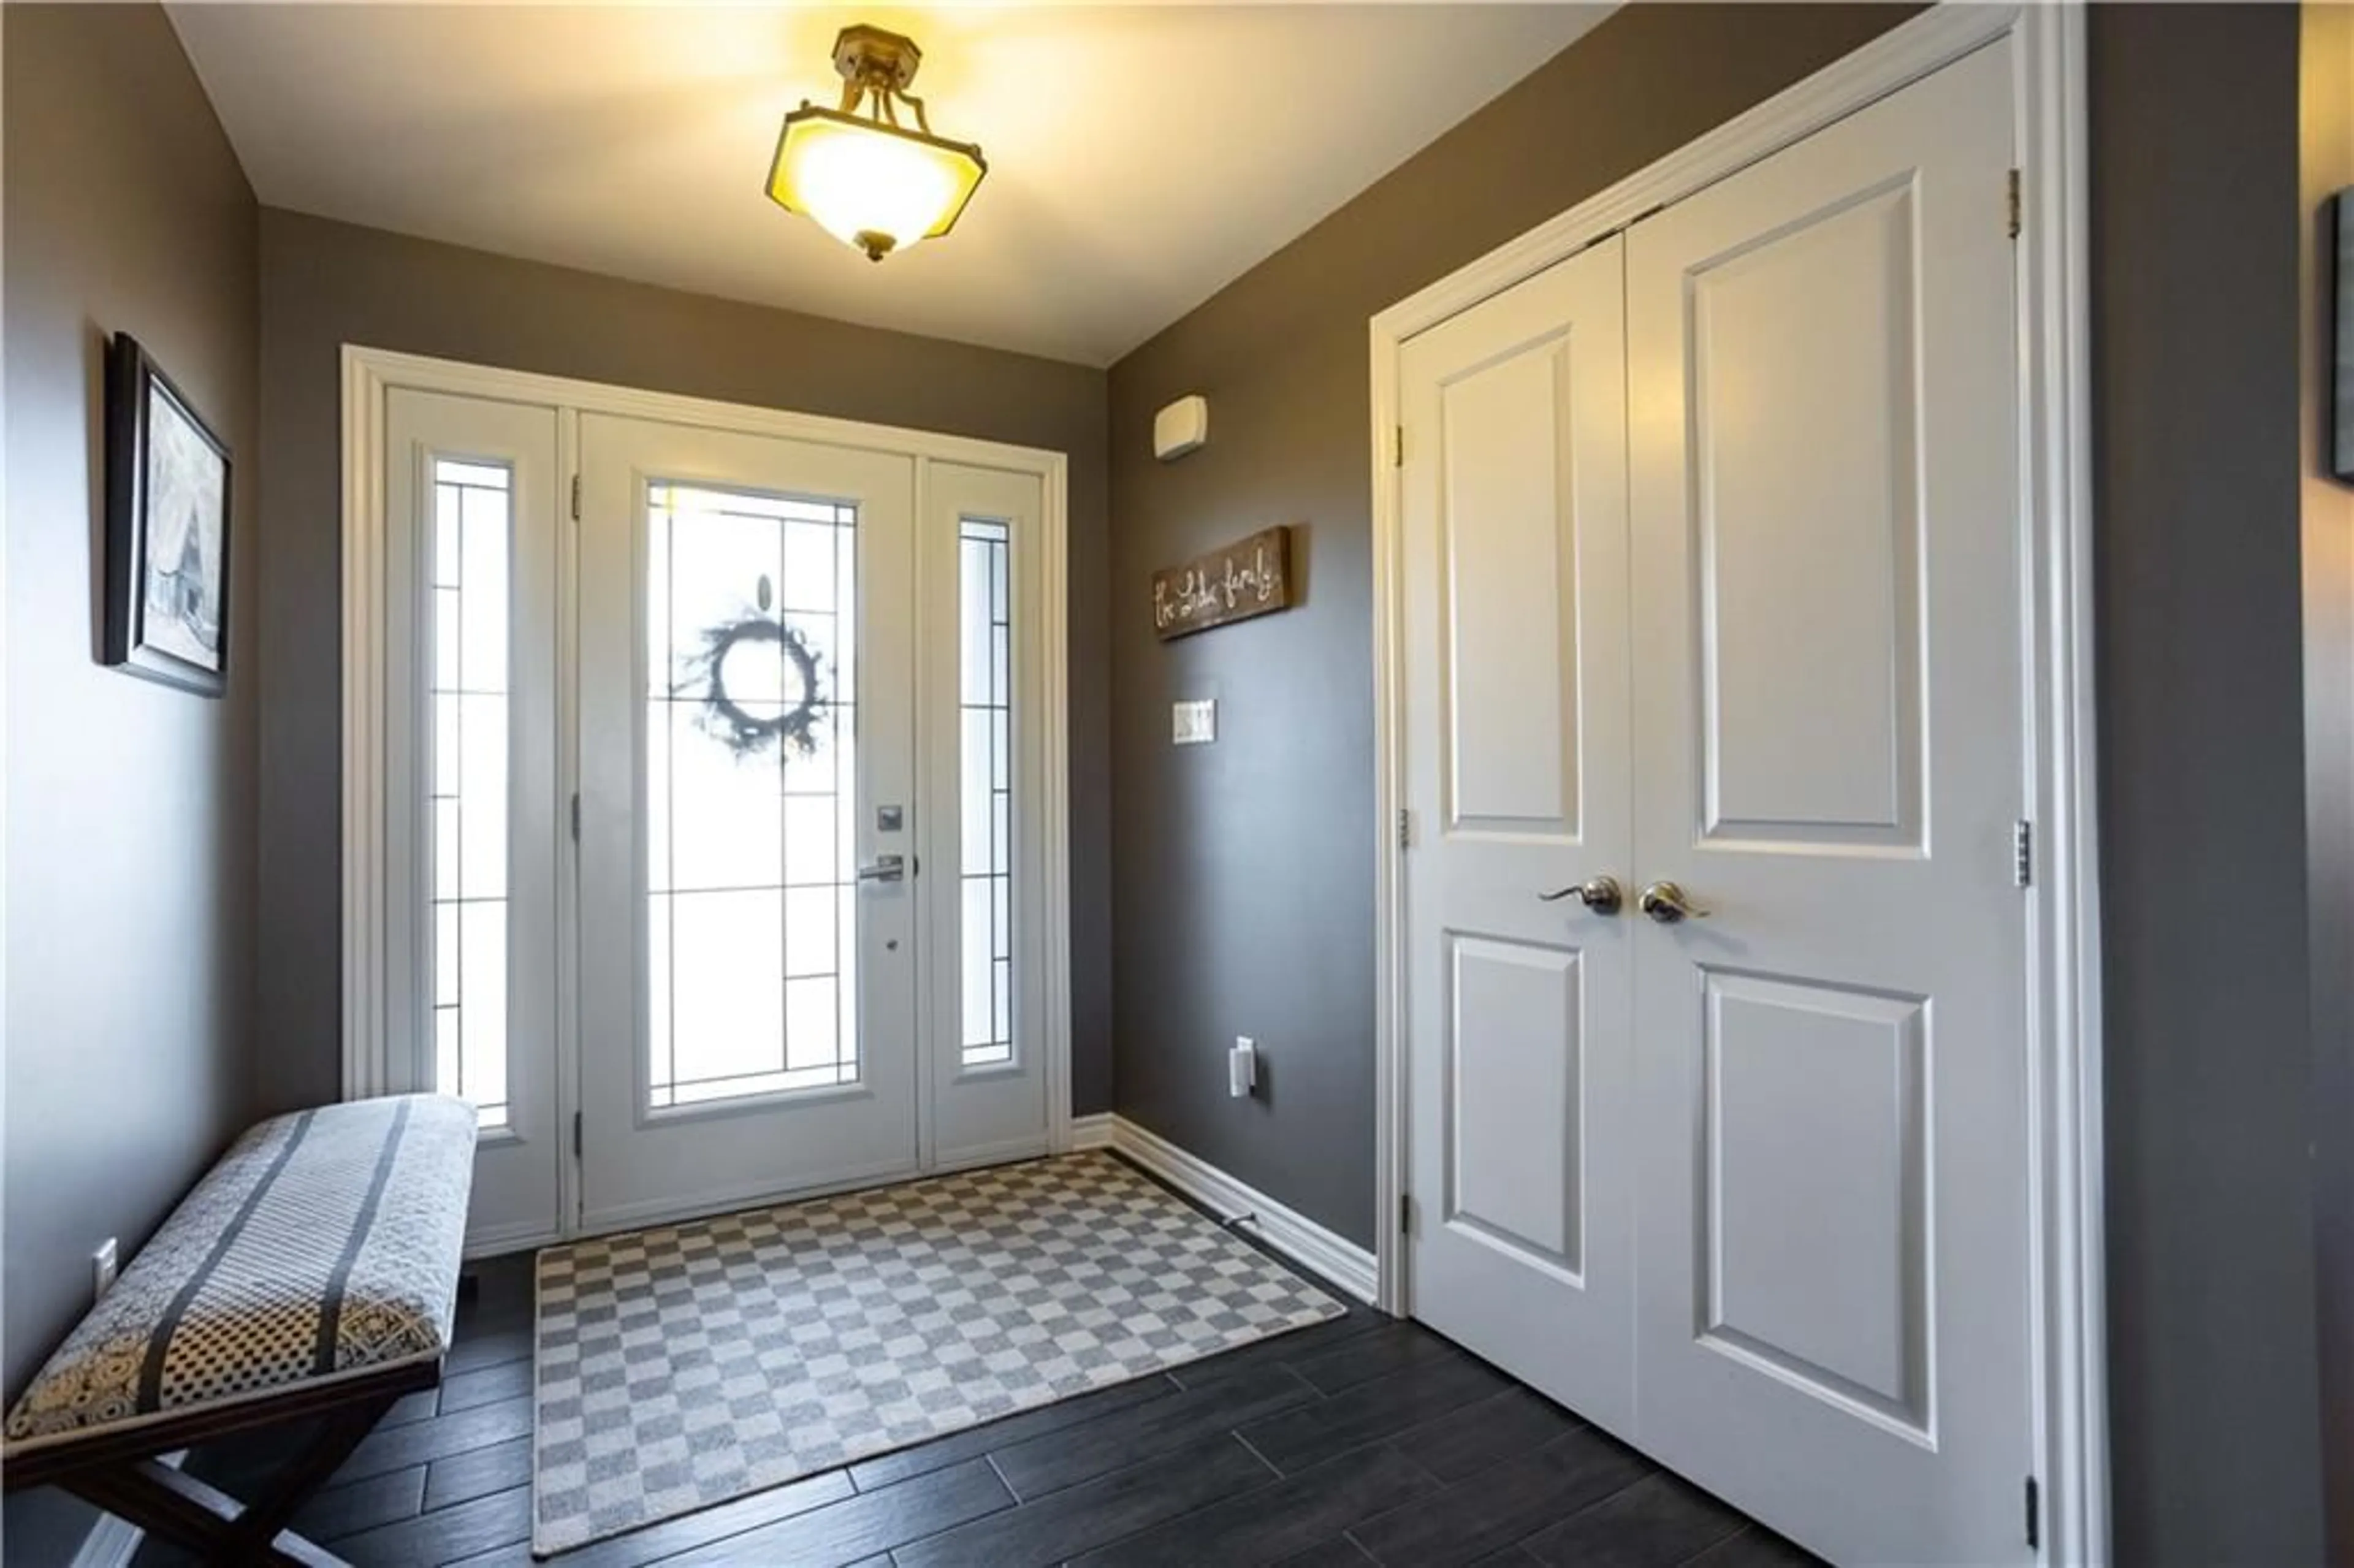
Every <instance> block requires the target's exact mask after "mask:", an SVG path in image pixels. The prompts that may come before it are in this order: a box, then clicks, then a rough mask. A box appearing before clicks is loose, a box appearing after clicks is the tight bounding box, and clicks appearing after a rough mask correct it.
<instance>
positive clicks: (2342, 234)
mask: <svg viewBox="0 0 2354 1568" xmlns="http://www.w3.org/2000/svg"><path fill="white" fill-rule="evenodd" d="M2329 206H2330V217H2332V218H2333V219H2334V220H2335V221H2334V222H2333V224H2332V226H2331V228H2332V231H2333V234H2334V236H2335V239H2336V243H2334V244H2333V245H2331V246H2330V248H2329V256H2330V261H2331V264H2332V271H2333V272H2334V274H2335V275H2334V276H2333V277H2332V278H2331V280H2330V284H2329V301H2330V305H2331V312H2332V314H2333V316H2334V318H2335V319H2334V320H2333V321H2332V322H2331V323H2330V334H2331V339H2332V346H2333V349H2334V352H2333V353H2332V354H2331V355H2330V397H2329V436H2330V440H2329V471H2331V472H2332V473H2334V474H2336V475H2337V476H2338V478H2339V479H2345V480H2354V186H2349V187H2348V188H2347V189H2345V190H2342V191H2339V192H2338V194H2337V195H2336V196H2332V197H2331V198H2330V201H2329Z"/></svg>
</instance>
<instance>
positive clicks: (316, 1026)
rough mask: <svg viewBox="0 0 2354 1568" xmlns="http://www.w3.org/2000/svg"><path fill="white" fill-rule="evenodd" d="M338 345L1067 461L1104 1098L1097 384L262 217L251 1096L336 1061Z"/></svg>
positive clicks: (1085, 1075)
mask: <svg viewBox="0 0 2354 1568" xmlns="http://www.w3.org/2000/svg"><path fill="white" fill-rule="evenodd" d="M345 343H357V344H366V345H369V346H371V347H376V348H389V349H400V350H404V351H407V352H410V353H416V354H429V355H442V356H445V357H448V358H451V359H462V360H469V361H472V362H473V363H476V364H483V365H496V366H507V367H511V368H514V369H520V370H531V371H539V372H543V373H546V374H550V375H557V376H578V377H582V378H585V379H588V380H592V381H606V382H614V383H618V384H620V385H622V386H627V387H646V388H650V389H652V390H655V391H663V392H676V393H684V394H689V395H693V396H695V397H715V398H722V399H726V400H728V401H732V402H737V403H748V404H755V405H758V406H761V407H765V408H790V409H794V410H798V411H801V412H804V413H812V414H830V415H836V416H840V417H842V418H854V419H868V420H874V421H876V422H879V423H885V424H893V425H908V426H914V427H917V428H918V429H932V430H946V431H950V432H953V433H955V434H958V435H965V436H977V437H983V438H987V439H990V440H1003V441H1013V442H1020V443H1023V444H1025V445H1030V446H1038V447H1049V448H1054V449H1056V450H1062V451H1066V452H1068V453H1069V454H1070V459H1071V467H1070V485H1071V496H1070V580H1071V583H1072V592H1071V605H1070V617H1071V619H1070V663H1071V717H1070V724H1071V775H1072V777H1071V880H1072V917H1073V918H1072V933H1071V945H1072V997H1071V1005H1072V1080H1073V1098H1074V1102H1075V1104H1076V1107H1077V1109H1078V1110H1079V1111H1080V1112H1081V1113H1082V1114H1084V1113H1087V1112H1090V1111H1096V1110H1102V1109H1106V1108H1108V1107H1109V1106H1110V1103H1111V1060H1110V1050H1109V1028H1110V1016H1111V975H1110V949H1109V936H1108V931H1107V929H1106V924H1107V922H1106V919H1105V912H1106V911H1107V910H1108V908H1109V906H1110V901H1111V895H1110V875H1111V865H1110V853H1109V833H1110V820H1111V810H1110V788H1109V773H1110V766H1109V760H1108V751H1107V747H1106V735H1105V732H1106V722H1107V712H1106V702H1107V700H1108V678H1107V674H1108V672H1107V659H1106V654H1105V649H1104V640H1105V625H1106V620H1105V613H1104V605H1103V599H1102V596H1101V595H1100V594H1099V593H1097V592H1096V591H1095V585H1097V584H1098V583H1100V582H1101V581H1102V580H1103V577H1104V573H1105V569H1106V568H1105V558H1106V548H1107V541H1106V534H1105V515H1106V507H1105V498H1104V485H1105V482H1104V374H1103V372H1102V371H1100V370H1093V369H1087V368H1085V367H1082V366H1075V365H1065V364H1059V363H1056V362H1055V361H1051V360H1044V359H1034V358H1030V357H1027V356H1024V355H1013V354H1004V353H1000V352H998V351H995V350H992V349H983V348H972V347H968V346H965V345H962V344H951V343H943V342H941V341H939V340H938V339H934V338H924V337H915V336H910V335H908V334H904V333H892V332H879V331H876V330H875V329H873V328H869V327H860V326H851V325H847V324H845V323H840V322H832V321H826V320H822V319H821V318H819V317H815V316H805V315H798V314H795V313H790V312H787V311H776V310H767V309H763V308H761V307H759V306H756V305H745V304H737V303H733V302H726V301H722V300H716V299H709V298H705V297H702V296H699V295H694V294H684V293H678V292H674V291H670V290H667V289H657V288H652V287H649V286H647V285H644V284H641V283H630V282H623V281H620V280H618V279H613V278H605V277H599V276H597V275H595V274H593V273H588V272H579V271H574V270H569V269H567V268H561V267H550V266H546V265H543V264H541V263H538V262H532V261H518V260H510V259H508V258H505V257H501V256H493V255H490V254H487V253H485V252H482V251H479V250H466V249H459V248H458V247H455V246H450V245H440V244H435V243H432V242H430V241H428V240H421V239H412V238H404V237H402V236H398V235H393V234H387V233H384V232H382V231H379V230H376V229H368V228H354V227H352V226H350V225H347V224H340V223H331V222H328V221H326V220H324V219H322V218H315V217H302V216H299V215H297V214H294V213H289V212H281V211H277V210H275V209H265V210H264V211H263V213H262V215H261V367H262V388H261V428H262V432H263V439H262V448H263V464H262V487H263V492H264V494H263V501H262V516H261V535H262V539H263V549H262V551H261V552H260V553H261V556H262V563H261V576H260V586H259V602H260V638H261V643H260V653H261V660H260V662H261V677H262V686H261V705H262V723H261V813H262V820H263V821H267V822H268V823H269V824H270V832H268V834H267V835H265V836H264V838H263V840H262V843H261V858H260V940H261V944H262V952H263V954H264V958H263V961H262V965H261V972H260V998H259V1001H260V1037H261V1042H262V1053H263V1056H262V1065H261V1084H262V1092H263V1095H264V1097H265V1099H266V1100H267V1102H268V1103H269V1104H270V1105H271V1106H273V1107H282V1106H292V1105H297V1104H303V1103H308V1102H313V1101H318V1100H324V1099H332V1098H334V1097H335V1095H336V1093H337V1092H338V1079H339V1074H340V1071H341V1068H340V1060H341V1058H340V1055H339V1047H338V1044H337V1040H338V1037H339V1033H340V1031H341V1028H342V1012H341V1007H342V1001H341V979H340V972H339V965H340V962H341V959H340V949H339V944H340V940H341V938H340V930H341V916H340V908H341V902H342V893H341V884H340V880H339V878H340V872H339V870H338V866H339V864H340V859H341V853H340V848H339V844H340V840H341V828H340V821H341V810H342V808H341V800H340V795H339V793H338V791H339V788H340V786H339V784H338V778H339V773H340V768H341V749H340V747H341V741H340V735H341V726H342V716H341V714H342V709H341V701H342V699H341V690H342V687H341V681H342V658H341V652H340V645H341V636H342V633H341V629H340V628H341V622H340V620H339V614H340V612H339V609H338V605H339V603H340V599H341V593H342V576H341V574H342V570H343V567H342V549H341V546H340V544H339V539H338V532H339V529H340V526H341V522H340V512H341V506H342V490H341V480H340V477H339V473H340V463H341V456H340V446H339V441H340V434H339V432H340V429H341V427H340V423H339V421H340V418H341V416H340V403H341V397H342V392H341V382H340V379H339V377H340V370H339V362H338V355H339V354H340V351H341V347H342V345H343V344H345Z"/></svg>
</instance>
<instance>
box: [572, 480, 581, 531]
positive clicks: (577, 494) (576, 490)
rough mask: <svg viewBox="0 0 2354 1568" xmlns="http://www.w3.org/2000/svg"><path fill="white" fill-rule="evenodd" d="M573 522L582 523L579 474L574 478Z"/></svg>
mask: <svg viewBox="0 0 2354 1568" xmlns="http://www.w3.org/2000/svg"><path fill="white" fill-rule="evenodd" d="M572 520H573V521H574V522H575V523H578V522H579V521H580V476H579V475H578V474H577V473H576V474H574V475H573V476H572Z"/></svg>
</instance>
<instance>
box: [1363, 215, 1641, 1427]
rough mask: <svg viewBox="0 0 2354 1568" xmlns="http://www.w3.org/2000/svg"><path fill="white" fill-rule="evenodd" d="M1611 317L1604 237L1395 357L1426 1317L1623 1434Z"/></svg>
mask: <svg viewBox="0 0 2354 1568" xmlns="http://www.w3.org/2000/svg"><path fill="white" fill-rule="evenodd" d="M1621 290H1622V280H1621V276H1620V244H1619V241H1618V240H1617V239H1616V238H1613V239H1609V240H1606V241H1605V242H1604V243H1602V244H1600V245H1597V246H1596V247H1594V248H1593V249H1589V250H1586V251H1585V252H1583V253H1581V254H1579V255H1577V256H1575V257H1572V258H1571V259H1570V260H1566V261H1564V262H1562V263H1560V264H1558V265H1557V266H1554V267H1553V268H1552V269H1550V270H1547V271H1545V272H1544V273H1543V274H1541V275H1540V276H1538V277H1535V278H1532V279H1531V280H1529V281H1527V282H1524V283H1522V284H1521V285H1519V286H1518V287H1517V288H1514V289H1512V290H1510V291H1507V292H1505V293H1503V294H1500V295H1499V296H1497V297H1496V298H1494V299H1492V300H1490V301H1489V302H1486V303H1485V304H1482V305H1480V306H1479V308H1477V309H1475V310H1472V311H1469V312H1466V313H1464V314H1462V315H1460V316H1458V317H1456V318H1454V319H1453V320H1452V321H1449V322H1447V323H1446V324H1444V325H1442V326H1439V327H1436V328H1434V329H1432V330H1431V331H1430V332H1428V333H1426V334H1423V335H1421V336H1419V337H1417V338H1416V339H1415V340H1414V341H1413V342H1412V343H1411V344H1408V345H1407V347H1406V350H1405V361H1404V365H1403V366H1402V371H1401V376H1400V385H1401V387H1402V388H1403V391H1404V410H1403V411H1404V414H1405V424H1406V428H1407V429H1409V430H1410V431H1412V432H1413V439H1412V440H1411V442H1410V445H1409V449H1408V451H1407V453H1406V462H1405V473H1404V476H1403V482H1404V500H1405V505H1404V509H1403V516H1404V519H1405V551H1404V562H1403V565H1404V569H1403V571H1402V573H1401V581H1402V583H1403V584H1404V589H1403V591H1404V606H1403V608H1404V610H1405V631H1406V646H1407V647H1408V648H1409V649H1411V650H1413V651H1414V653H1413V657H1412V658H1410V659H1409V661H1408V662H1407V666H1406V671H1405V699H1406V701H1405V712H1406V734H1407V736H1408V742H1407V748H1406V750H1407V801H1408V805H1409V807H1410V809H1411V810H1412V812H1413V821H1414V822H1415V824H1416V831H1417V833H1418V835H1419V842H1418V845H1417V847H1416V854H1415V857H1414V860H1413V863H1412V869H1411V874H1410V875H1409V876H1408V878H1407V888H1408V893H1407V899H1408V903H1407V912H1406V918H1407V923H1408V928H1409V931H1410V938H1409V952H1410V955H1411V957H1410V965H1411V969H1410V972H1409V975H1408V980H1407V986H1408V992H1409V995H1410V997H1411V999H1412V1000H1411V1015H1410V1022H1409V1033H1410V1043H1409V1047H1408V1067H1409V1072H1410V1075H1411V1082H1410V1086H1409V1093H1408V1099H1409V1103H1410V1105H1411V1107H1412V1112H1413V1126H1412V1128H1411V1130H1410V1136H1409V1138H1408V1147H1409V1150H1410V1159H1411V1167H1412V1168H1411V1171H1410V1185H1411V1187H1412V1190H1413V1192H1414V1193H1415V1194H1416V1198H1417V1200H1418V1202H1419V1204H1420V1213H1419V1215H1418V1216H1417V1218H1418V1223H1417V1224H1416V1225H1415V1226H1414V1227H1413V1228H1412V1230H1411V1232H1410V1234H1409V1237H1408V1241H1407V1248H1406V1257H1407V1268H1408V1271H1409V1277H1410V1288H1411V1290H1412V1295H1413V1300H1414V1310H1415V1315H1416V1316H1417V1317H1419V1318H1421V1319H1424V1320H1425V1321H1426V1322H1429V1323H1430V1324H1432V1325H1433V1326H1435V1327H1437V1329H1438V1330H1441V1331H1442V1332H1444V1333H1446V1334H1447V1335H1448V1336H1449V1337H1451V1338H1453V1339H1456V1340H1460V1341H1461V1342H1462V1343H1464V1344H1466V1345H1468V1346H1469V1347H1470V1348H1471V1349H1473V1350H1475V1351H1479V1353H1480V1354H1482V1355H1484V1356H1487V1357H1489V1358H1490V1360H1492V1361H1499V1362H1500V1363H1502V1364H1504V1365H1506V1366H1508V1367H1510V1368H1511V1369H1512V1371H1513V1372H1516V1373H1517V1374H1519V1375H1520V1376H1521V1377H1522V1378H1523V1379H1525V1380H1527V1381H1528V1382H1529V1383H1533V1384H1534V1385H1535V1386H1537V1387H1538V1388H1541V1389H1543V1391H1544V1392H1545V1393H1550V1394H1552V1395H1553V1397H1554V1398H1556V1399H1559V1400H1561V1401H1562V1402H1564V1404H1569V1405H1571V1406H1573V1407H1574V1408H1575V1409H1576V1410H1577V1411H1578V1412H1579V1413H1580V1414H1584V1415H1585V1416H1587V1417H1588V1418H1590V1419H1592V1420H1595V1421H1597V1422H1600V1423H1602V1424H1603V1425H1608V1426H1611V1427H1613V1428H1615V1429H1617V1430H1620V1431H1627V1430H1628V1427H1629V1423H1630V1422H1631V1420H1632V1417H1633V1414H1634V1396H1635V1382H1634V1361H1633V1356H1632V1354H1631V1350H1632V1337H1633V1331H1634V1316H1633V1313H1634V1245H1633V1244H1634V1237H1633V1234H1632V1230H1631V1228H1630V1227H1631V1224H1632V1222H1633V1218H1634V1209H1633V1205H1634V1168H1633V1155H1634V1146H1633V1143H1632V1141H1631V1139H1630V1138H1629V1130H1630V1129H1629V1128H1628V1116H1629V1114H1630V1112H1631V1109H1632V1095H1633V1084H1632V1080H1631V1077H1630V1072H1631V1069H1632V1066H1633V1050H1632V1047H1633V1038H1632V1035H1631V1033H1630V1022H1629V1015H1628V1007H1629V993H1630V989H1631V986H1632V983H1633V980H1632V958H1633V953H1632V948H1631V944H1630V938H1631V937H1632V936H1633V933H1632V932H1631V931H1630V930H1629V929H1628V922H1629V920H1630V919H1631V918H1632V915H1631V910H1628V909H1622V908H1619V907H1617V906H1614V905H1613V902H1612V900H1611V898H1610V897H1609V895H1608V890H1607V887H1606V885H1605V884H1603V883H1602V882H1601V881H1600V879H1604V878H1611V879H1617V880H1620V881H1623V879H1625V878H1626V877H1627V876H1628V874H1629V867H1630V866H1631V864H1632V860H1633V855H1632V851H1633V836H1634V830H1633V823H1632V821H1631V820H1630V815H1629V793H1630V789H1631V786H1632V778H1631V775H1630V773H1629V771H1628V761H1627V758H1628V712H1627V704H1628V686H1627V638H1628V626H1627V610H1628V605H1627V481H1626V461H1627V460H1626V434H1627V423H1626V403H1625V385H1626V382H1625V375H1626V363H1625V352H1624V344H1623V341H1622V334H1621V332H1620V322H1621V316H1622V307H1623V301H1622V293H1621ZM1589 882H1591V883H1594V884H1595V885H1594V887H1593V889H1592V892H1593V905H1592V906H1588V904H1587V902H1586V900H1585V897H1584V896H1583V895H1582V891H1581V890H1583V889H1584V888H1585V885H1586V884H1588V883H1589Z"/></svg>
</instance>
